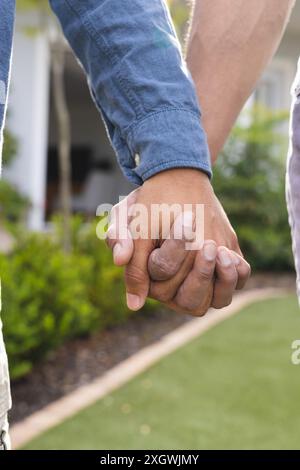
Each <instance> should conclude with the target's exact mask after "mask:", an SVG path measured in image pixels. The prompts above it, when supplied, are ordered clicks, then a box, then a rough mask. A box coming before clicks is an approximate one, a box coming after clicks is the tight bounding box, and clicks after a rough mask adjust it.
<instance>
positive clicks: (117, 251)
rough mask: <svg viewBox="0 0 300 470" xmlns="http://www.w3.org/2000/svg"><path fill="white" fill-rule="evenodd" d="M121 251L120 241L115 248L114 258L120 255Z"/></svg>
mask: <svg viewBox="0 0 300 470" xmlns="http://www.w3.org/2000/svg"><path fill="white" fill-rule="evenodd" d="M121 252H122V246H121V245H120V243H117V244H116V245H115V246H114V248H113V257H114V259H115V258H117V257H118V256H120V254H121Z"/></svg>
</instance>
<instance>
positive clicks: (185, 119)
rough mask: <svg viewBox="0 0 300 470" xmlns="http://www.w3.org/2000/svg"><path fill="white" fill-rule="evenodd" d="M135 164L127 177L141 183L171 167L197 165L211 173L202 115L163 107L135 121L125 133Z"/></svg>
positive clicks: (209, 174)
mask: <svg viewBox="0 0 300 470" xmlns="http://www.w3.org/2000/svg"><path fill="white" fill-rule="evenodd" d="M126 134H127V135H126V140H127V145H128V147H129V149H130V153H131V155H133V156H134V157H135V158H134V160H135V161H134V165H133V166H134V167H133V168H131V169H129V168H126V171H125V173H126V176H127V177H128V178H129V179H130V180H131V181H132V182H133V183H135V184H142V183H143V182H144V181H146V180H147V179H148V178H150V177H151V176H153V175H155V174H156V173H160V172H161V171H164V170H167V169H171V168H196V169H199V170H202V171H204V172H205V173H206V174H207V175H208V176H209V177H210V178H211V176H212V169H211V161H210V155H209V149H208V145H207V139H206V134H205V132H204V130H203V127H202V125H201V120H200V115H197V114H196V113H194V112H192V111H190V110H185V109H177V108H175V109H174V108H172V109H169V108H168V109H163V110H160V111H157V112H153V113H151V114H149V115H148V116H146V117H145V118H143V119H142V120H140V121H138V122H136V123H134V124H133V125H132V126H131V127H130V128H129V129H127V132H126Z"/></svg>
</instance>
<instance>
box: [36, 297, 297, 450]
mask: <svg viewBox="0 0 300 470" xmlns="http://www.w3.org/2000/svg"><path fill="white" fill-rule="evenodd" d="M295 339H300V310H299V307H298V304H297V301H296V298H294V297H286V298H283V299H280V300H278V299H276V300H270V301H265V302H261V303H257V304H255V305H252V306H251V307H248V308H246V309H245V310H243V312H242V313H241V314H239V315H238V316H236V317H234V318H232V319H230V320H227V321H226V322H224V323H222V324H220V325H218V326H217V327H215V328H214V329H213V330H211V331H209V332H208V333H206V334H205V335H204V336H202V337H200V338H199V339H197V340H195V341H193V342H192V343H191V344H189V345H188V346H186V347H184V348H182V349H180V350H179V351H177V352H176V353H174V354H172V355H171V356H169V357H167V358H166V359H164V360H162V361H161V362H160V363H159V364H158V365H156V366H155V367H153V368H152V369H150V370H149V371H148V372H146V373H144V374H143V375H142V376H140V377H138V378H137V379H135V380H133V381H132V382H130V383H129V384H127V385H126V386H124V387H123V388H122V389H120V390H118V391H117V392H115V393H114V394H112V395H111V396H109V397H107V398H105V399H103V400H101V401H99V402H98V403H97V404H95V405H94V406H91V407H90V408H88V409H86V410H84V411H83V412H81V413H79V414H78V415H76V416H74V417H73V418H72V419H70V420H68V421H66V422H65V423H63V424H62V425H61V426H58V427H57V428H55V429H52V430H50V431H49V432H47V433H46V434H44V435H43V436H41V437H40V438H38V439H36V440H34V441H33V442H31V443H30V445H28V446H27V449H118V448H119V449H138V448H143V449H154V448H156V449H163V448H167V449H248V448H251V449H265V448H272V449H300V406H299V393H300V365H299V366H295V365H293V364H292V363H291V352H292V349H291V343H292V341H293V340H295Z"/></svg>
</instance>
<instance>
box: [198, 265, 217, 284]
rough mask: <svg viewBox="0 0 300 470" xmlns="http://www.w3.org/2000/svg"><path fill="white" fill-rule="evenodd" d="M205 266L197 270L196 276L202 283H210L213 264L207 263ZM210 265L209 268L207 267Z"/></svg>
mask: <svg viewBox="0 0 300 470" xmlns="http://www.w3.org/2000/svg"><path fill="white" fill-rule="evenodd" d="M207 263H208V264H207V266H206V267H205V266H202V267H201V268H198V269H197V275H198V277H199V278H200V279H201V280H202V281H211V278H212V275H213V267H214V264H213V263H209V262H207ZM209 264H211V266H210V265H209Z"/></svg>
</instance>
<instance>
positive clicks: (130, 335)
mask: <svg viewBox="0 0 300 470" xmlns="http://www.w3.org/2000/svg"><path fill="white" fill-rule="evenodd" d="M294 283H295V280H294V277H293V276H291V275H278V276H270V275H267V276H266V275H257V276H253V278H252V279H251V280H250V282H249V285H248V288H255V287H268V286H270V287H283V288H293V286H294ZM190 320H191V317H189V316H187V315H181V314H177V313H174V312H170V311H168V310H166V309H163V308H162V309H158V310H157V311H156V312H154V313H151V314H149V313H147V314H142V313H139V314H135V315H134V316H132V317H131V318H130V319H129V320H128V321H127V322H126V323H124V324H122V325H119V326H116V327H113V328H109V329H107V330H106V331H102V332H99V333H96V334H94V335H92V336H91V337H88V338H81V339H75V340H72V341H70V342H68V343H67V344H65V345H63V346H62V347H60V348H59V349H58V350H57V351H55V352H54V353H52V354H51V355H50V356H49V357H48V358H47V359H46V360H45V361H43V362H42V363H40V364H38V365H37V366H36V367H35V368H34V370H33V371H32V372H31V373H30V374H29V375H28V376H26V377H25V378H23V379H22V380H19V381H17V382H14V383H12V398H13V409H12V410H11V412H10V422H11V423H14V422H16V421H20V420H22V419H24V418H26V417H27V416H29V415H30V414H32V413H33V412H35V411H37V410H39V409H41V408H43V407H44V406H46V405H47V404H49V403H51V402H52V401H53V400H56V399H58V398H60V397H62V396H63V395H65V394H67V393H70V392H71V391H73V390H75V389H76V388H78V387H79V386H81V385H84V384H87V383H89V382H91V381H92V380H94V379H95V378H97V377H99V376H101V375H102V374H104V373H105V372H106V371H107V370H108V369H110V368H111V367H113V366H115V365H117V364H118V363H119V362H121V361H122V360H124V359H126V358H128V357H129V356H131V355H132V354H134V353H136V352H137V351H139V350H140V349H141V348H143V347H145V346H148V345H150V344H152V343H153V342H155V341H157V340H159V339H160V338H161V337H162V336H164V335H165V334H167V333H169V332H170V331H172V330H174V329H175V328H177V327H178V326H180V325H182V324H183V323H186V322H188V321H190Z"/></svg>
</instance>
